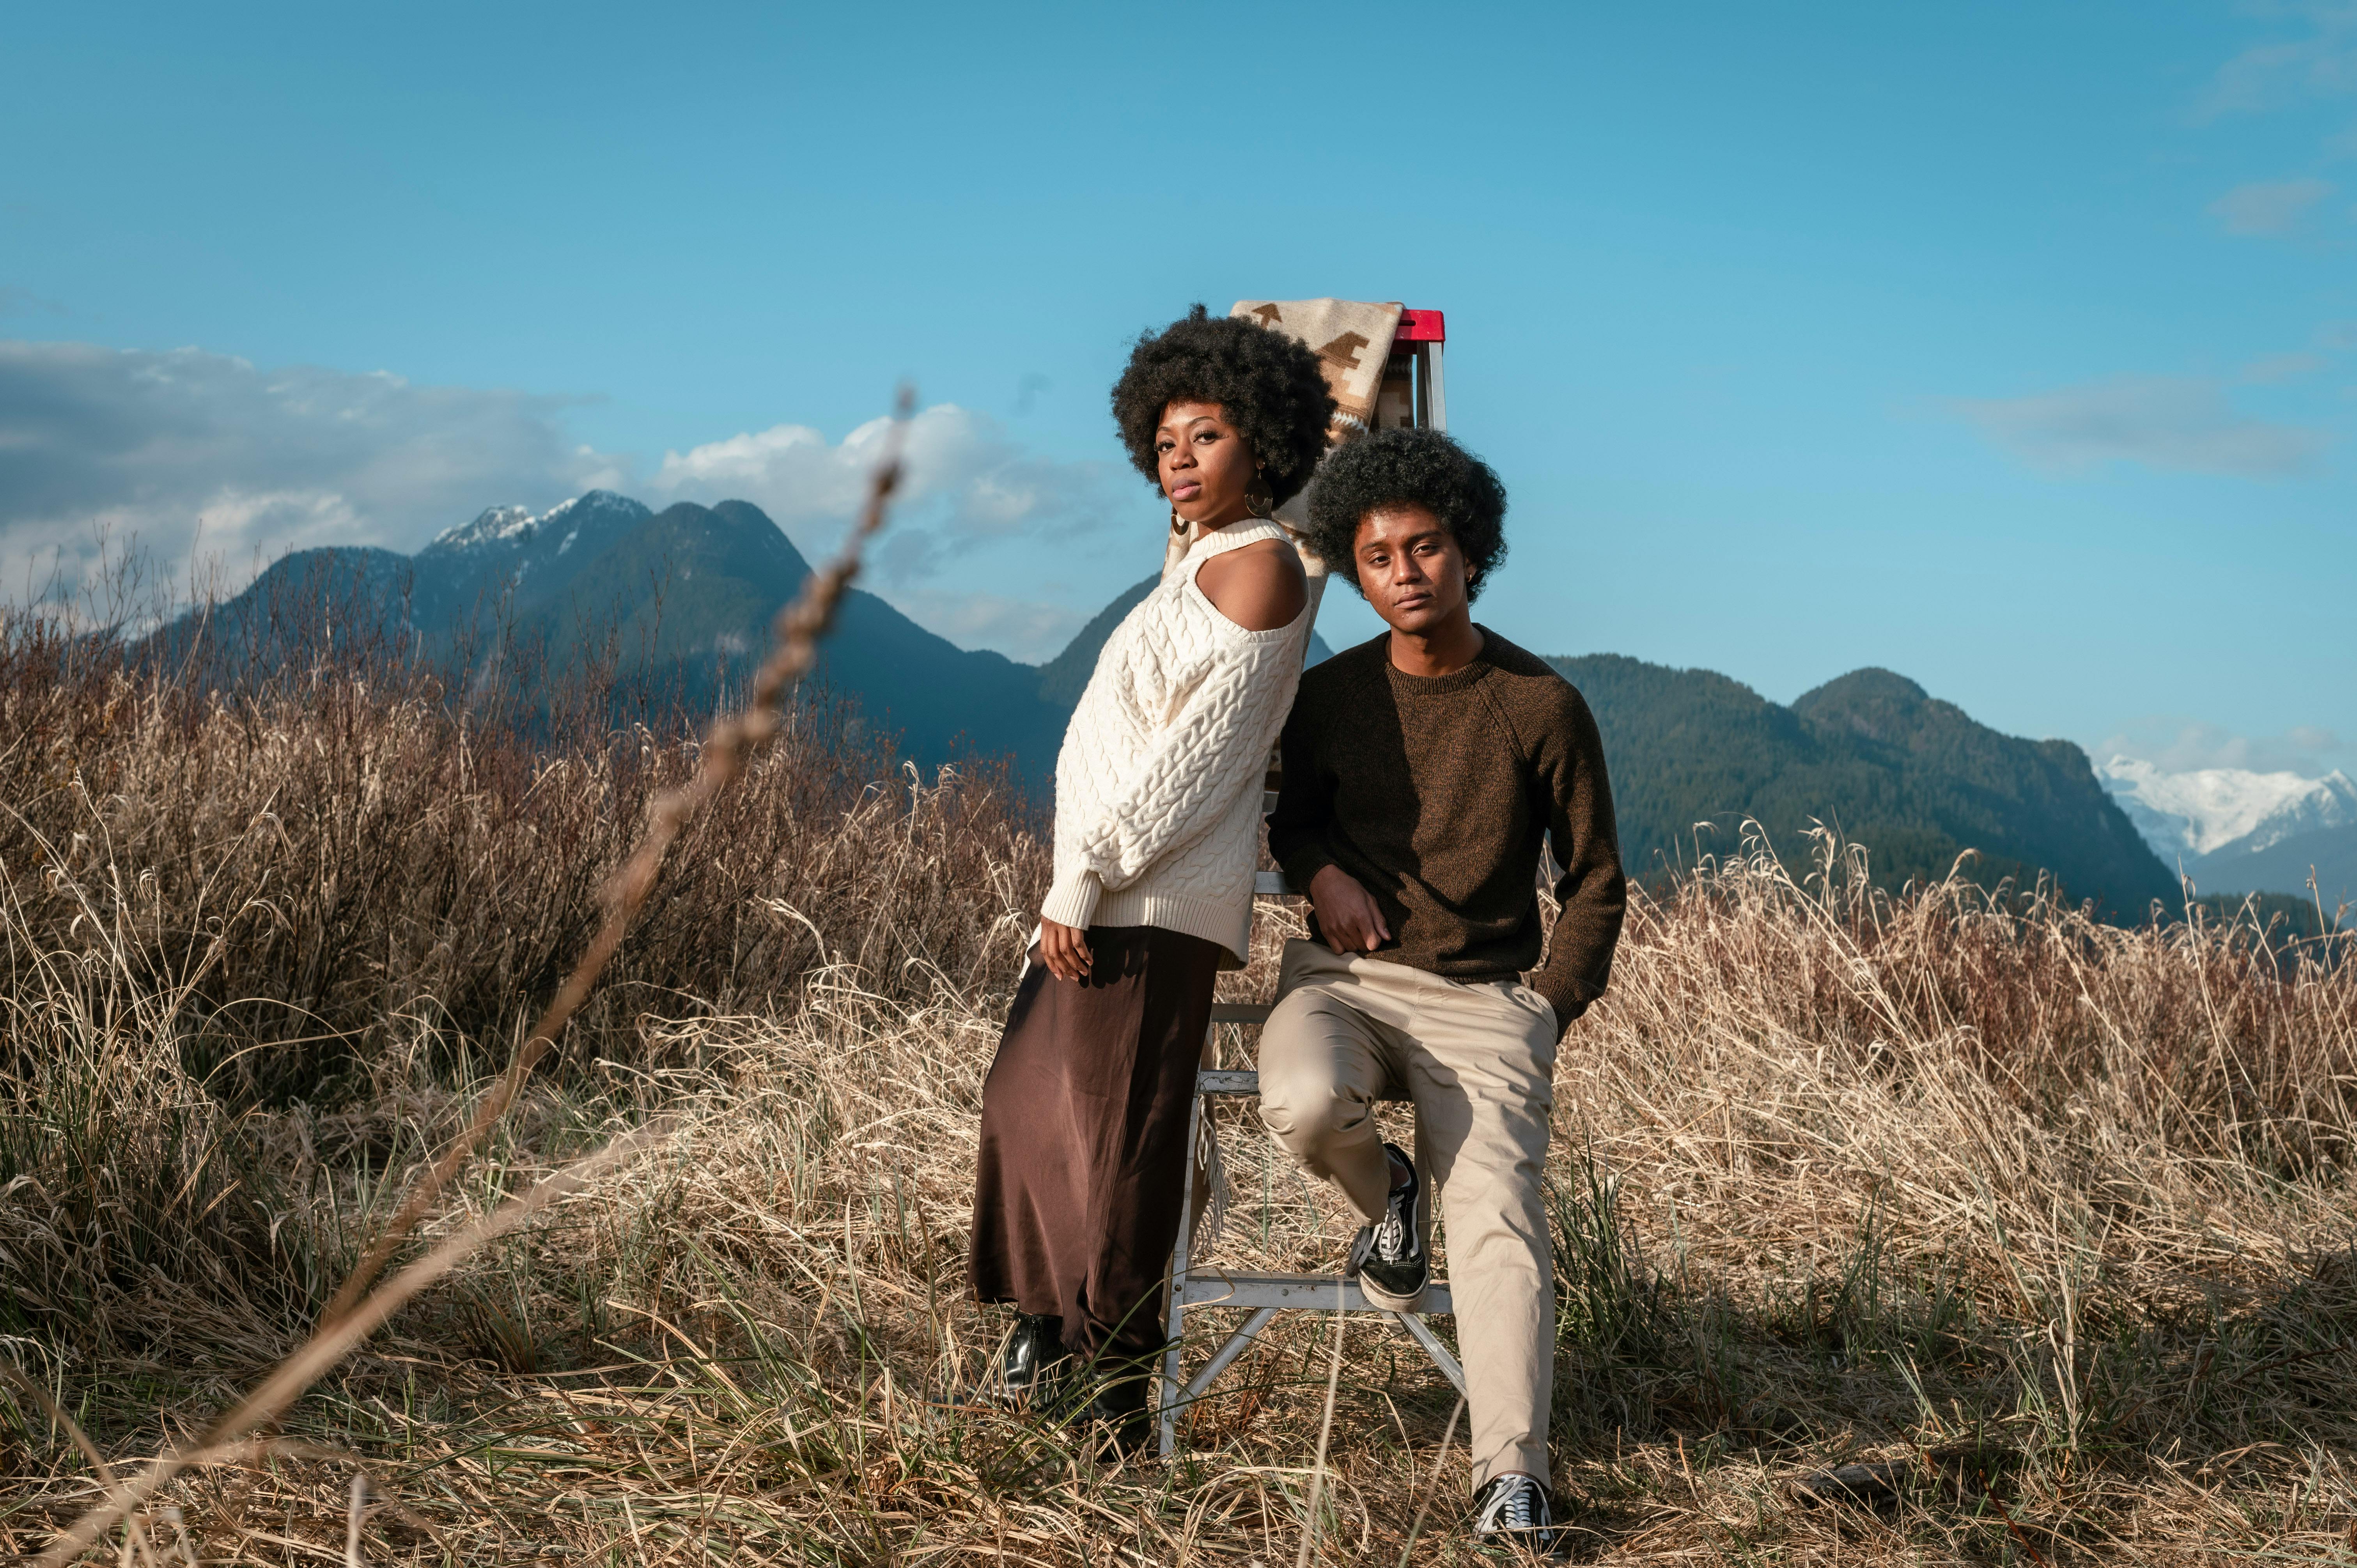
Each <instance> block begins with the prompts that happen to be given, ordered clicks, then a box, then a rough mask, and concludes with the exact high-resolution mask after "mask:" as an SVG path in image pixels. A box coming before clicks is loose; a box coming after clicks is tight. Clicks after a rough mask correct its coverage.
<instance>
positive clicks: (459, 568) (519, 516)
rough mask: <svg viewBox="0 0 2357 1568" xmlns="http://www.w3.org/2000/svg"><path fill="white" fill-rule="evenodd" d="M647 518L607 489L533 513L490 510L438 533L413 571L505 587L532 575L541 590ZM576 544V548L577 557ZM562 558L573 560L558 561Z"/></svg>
mask: <svg viewBox="0 0 2357 1568" xmlns="http://www.w3.org/2000/svg"><path fill="white" fill-rule="evenodd" d="M653 515H654V513H653V512H651V511H650V510H647V508H646V507H645V506H644V505H642V504H640V502H638V501H634V500H632V499H630V497H628V496H618V495H616V494H615V493H614V492H613V491H611V490H590V491H587V492H586V493H585V494H582V495H577V496H576V497H574V498H573V499H571V500H569V501H564V502H561V503H560V504H558V505H556V506H553V507H551V508H549V509H548V510H546V511H544V512H541V513H538V514H537V515H535V514H534V513H533V510H532V509H531V508H529V507H520V506H495V507H492V508H490V510H487V511H484V512H483V513H481V514H480V515H479V516H478V517H476V518H475V520H474V521H471V522H462V523H460V524H459V525H458V526H457V527H456V528H452V529H447V530H446V531H444V532H442V533H441V534H440V535H439V536H438V537H436V539H435V541H434V542H432V543H431V544H428V545H427V546H426V547H425V549H423V550H421V551H419V552H418V553H417V564H418V569H419V570H420V571H421V572H424V573H427V574H435V573H447V572H457V573H458V574H460V575H465V576H467V577H468V578H470V579H472V580H475V581H478V582H485V581H498V582H500V583H501V584H502V585H505V586H507V587H511V588H512V587H516V586H518V585H521V584H522V582H523V580H524V578H525V577H526V576H535V577H536V582H535V585H536V586H542V587H545V586H547V583H546V582H545V581H544V579H546V578H548V577H549V576H551V575H554V576H556V577H558V578H559V579H565V578H569V577H570V575H571V574H572V571H573V570H577V569H578V568H579V566H580V565H581V564H582V563H583V562H584V561H587V560H588V559H589V558H591V557H592V556H595V555H596V554H597V553H598V552H599V551H600V550H601V549H603V548H604V547H605V546H606V545H608V544H609V543H611V542H614V541H615V540H617V539H619V538H621V537H622V536H623V535H625V534H627V533H629V532H630V531H631V530H633V529H635V528H637V527H639V526H640V524H641V523H643V522H645V521H647V519H649V518H651V517H652V516H653ZM585 536H586V537H585ZM576 544H580V545H581V546H582V549H581V550H580V551H579V553H577V554H575V553H574V546H575V545H576ZM568 554H573V559H572V560H571V561H569V562H567V561H564V560H563V558H564V557H565V556H566V555H568Z"/></svg>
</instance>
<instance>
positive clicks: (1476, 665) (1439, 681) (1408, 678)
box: [1378, 622, 1498, 697]
mask: <svg viewBox="0 0 2357 1568" xmlns="http://www.w3.org/2000/svg"><path fill="white" fill-rule="evenodd" d="M1473 629H1474V630H1476V631H1478V632H1480V634H1481V651H1480V652H1479V653H1477V654H1475V655H1474V656H1473V657H1472V658H1471V659H1469V660H1467V661H1466V664H1465V667H1464V668H1463V669H1461V670H1452V671H1449V672H1448V674H1446V675H1411V674H1409V673H1408V672H1407V671H1405V670H1403V669H1401V668H1400V667H1399V666H1398V665H1396V664H1394V663H1393V662H1392V655H1391V639H1390V635H1389V634H1388V633H1386V634H1384V638H1383V646H1382V648H1381V649H1380V650H1378V651H1379V652H1380V653H1381V655H1382V658H1383V670H1384V672H1385V673H1387V674H1388V675H1390V677H1391V679H1392V683H1393V685H1394V686H1396V687H1399V688H1400V689H1402V690H1403V691H1405V693H1407V694H1408V695H1410V696H1415V697H1437V696H1442V695H1445V694H1447V693H1450V692H1461V691H1463V690H1464V689H1465V688H1466V687H1468V686H1470V685H1472V684H1473V683H1474V682H1477V681H1479V680H1480V679H1481V678H1482V677H1483V676H1485V675H1487V674H1489V673H1490V671H1491V669H1492V668H1494V666H1492V665H1491V662H1490V654H1491V650H1492V649H1494V648H1495V647H1496V646H1497V643H1498V634H1497V633H1496V632H1493V631H1491V629H1490V628H1488V627H1486V626H1482V625H1480V623H1479V622H1476V623H1475V625H1474V628H1473Z"/></svg>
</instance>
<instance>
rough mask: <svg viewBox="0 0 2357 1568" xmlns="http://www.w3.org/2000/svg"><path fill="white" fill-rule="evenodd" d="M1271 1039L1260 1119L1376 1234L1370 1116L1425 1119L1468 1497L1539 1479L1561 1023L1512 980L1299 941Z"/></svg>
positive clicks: (1425, 1162) (1266, 1035) (1267, 1032)
mask: <svg viewBox="0 0 2357 1568" xmlns="http://www.w3.org/2000/svg"><path fill="white" fill-rule="evenodd" d="M1277 996H1278V1001H1277V1004H1276V1010H1275V1012H1274V1013H1273V1014H1271V1015H1270V1016H1269V1020H1268V1024H1267V1026H1266V1027H1265V1028H1264V1029H1263V1030H1262V1031H1261V1044H1260V1115H1261V1121H1262V1122H1263V1123H1264V1124H1265V1125H1266V1126H1267V1128H1268V1130H1269V1133H1271V1134H1272V1135H1273V1136H1274V1137H1275V1139H1276V1141H1277V1143H1278V1144H1280V1145H1281V1146H1282V1147H1283V1148H1284V1149H1285V1151H1286V1153H1287V1154H1288V1155H1292V1156H1293V1158H1294V1160H1295V1162H1296V1163H1297V1164H1298V1165H1300V1166H1301V1168H1302V1169H1303V1170H1305V1171H1307V1172H1308V1174H1310V1175H1311V1176H1323V1177H1326V1178H1328V1179H1329V1180H1331V1181H1332V1182H1334V1183H1335V1184H1336V1185H1337V1186H1339V1187H1340V1188H1341V1189H1342V1192H1343V1194H1344V1196H1346V1197H1349V1198H1350V1200H1351V1207H1352V1208H1356V1209H1357V1210H1358V1211H1359V1212H1360V1213H1361V1214H1362V1215H1364V1216H1365V1217H1366V1218H1367V1219H1369V1220H1370V1221H1372V1220H1374V1219H1380V1218H1381V1217H1382V1215H1383V1204H1384V1200H1385V1197H1386V1196H1387V1195H1388V1194H1389V1192H1390V1190H1391V1175H1390V1171H1389V1168H1388V1166H1387V1165H1386V1163H1385V1161H1384V1157H1383V1141H1382V1139H1381V1137H1380V1136H1379V1135H1378V1133H1377V1132H1376V1129H1375V1123H1374V1119H1373V1117H1372V1115H1371V1114H1370V1109H1371V1106H1370V1102H1371V1101H1374V1100H1376V1099H1378V1098H1380V1097H1381V1096H1383V1094H1385V1093H1386V1092H1397V1091H1398V1090H1405V1091H1406V1092H1407V1094H1408V1096H1409V1098H1411V1099H1412V1100H1414V1101H1415V1163H1416V1167H1417V1169H1418V1170H1419V1171H1421V1172H1423V1173H1424V1176H1425V1179H1426V1181H1428V1182H1430V1183H1432V1184H1433V1185H1434V1186H1435V1187H1437V1188H1438V1190H1439V1197H1440V1203H1441V1206H1442V1208H1443V1209H1444V1210H1445V1214H1446V1218H1447V1221H1448V1288H1449V1294H1450V1295H1451V1297H1452V1298H1453V1305H1454V1306H1455V1308H1456V1315H1457V1344H1458V1354H1459V1355H1460V1357H1461V1358H1462V1359H1463V1360H1464V1363H1465V1388H1466V1395H1467V1399H1466V1402H1467V1404H1468V1405H1469V1407H1470V1413H1471V1416H1472V1421H1473V1428H1472V1436H1471V1445H1470V1452H1471V1456H1472V1460H1473V1484H1474V1486H1476V1487H1480V1486H1481V1485H1482V1484H1484V1483H1485V1482H1487V1481H1488V1480H1490V1479H1491V1477H1494V1476H1498V1475H1502V1474H1504V1473H1506V1472H1508V1471H1511V1470H1522V1471H1526V1472H1528V1473H1529V1474H1531V1475H1534V1476H1536V1477H1540V1478H1542V1479H1544V1478H1546V1477H1548V1475H1549V1473H1550V1472H1549V1470H1548V1466H1547V1407H1548V1403H1549V1398H1550V1396H1551V1395H1552V1394H1553V1392H1554V1388H1555V1261H1554V1251H1553V1248H1552V1246H1551V1244H1550V1240H1549V1232H1548V1230H1547V1210H1546V1191H1545V1187H1544V1184H1543V1176H1542V1173H1543V1171H1544V1167H1545V1165H1546V1148H1547V1134H1548V1131H1549V1125H1548V1118H1549V1115H1550V1113H1551V1112H1553V1110H1554V1108H1555V1083H1554V1077H1555V1010H1554V1009H1553V1008H1552V1007H1549V1006H1548V1005H1547V1002H1546V998H1544V997H1543V996H1541V995H1540V994H1539V993H1537V992H1535V991H1534V990H1532V989H1531V988H1530V987H1529V986H1527V985H1523V984H1522V983H1519V982H1516V981H1511V980H1510V981H1499V982H1492V983H1485V984H1469V983H1464V982H1461V981H1454V980H1444V979H1442V978H1441V977H1440V976H1438V975H1437V974H1427V973H1426V972H1424V971H1423V970H1420V969H1410V968H1409V967H1408V966H1407V965H1405V964H1402V963H1390V962H1386V961H1383V960H1381V959H1373V958H1365V957H1359V956H1351V957H1342V956H1340V955H1338V954H1336V953H1335V952H1334V951H1333V950H1331V949H1329V948H1328V947H1326V946H1325V945H1324V944H1323V943H1319V942H1310V941H1299V940H1296V941H1291V942H1287V943H1286V947H1285V964H1284V968H1283V970H1282V971H1281V972H1280V975H1279V978H1278V981H1277Z"/></svg>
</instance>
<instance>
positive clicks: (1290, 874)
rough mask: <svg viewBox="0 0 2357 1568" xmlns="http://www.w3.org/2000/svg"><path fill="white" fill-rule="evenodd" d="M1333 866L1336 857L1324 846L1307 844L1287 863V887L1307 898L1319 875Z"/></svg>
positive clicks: (1287, 860)
mask: <svg viewBox="0 0 2357 1568" xmlns="http://www.w3.org/2000/svg"><path fill="white" fill-rule="evenodd" d="M1333 864H1334V857H1333V856H1332V855H1330V854H1327V853H1326V846H1325V845H1324V844H1322V843H1313V844H1305V845H1303V846H1302V847H1301V848H1299V849H1297V850H1295V851H1294V852H1293V854H1292V855H1291V856H1290V857H1289V858H1287V859H1286V862H1285V885H1286V886H1287V887H1290V888H1292V889H1293V890H1294V891H1295V892H1296V893H1298V894H1300V895H1301V896H1302V897H1304V898H1307V897H1309V885H1310V884H1311V883H1312V882H1314V881H1316V880H1317V879H1318V873H1319V872H1321V871H1323V870H1325V869H1326V868H1327V867H1328V866H1329V865H1333Z"/></svg>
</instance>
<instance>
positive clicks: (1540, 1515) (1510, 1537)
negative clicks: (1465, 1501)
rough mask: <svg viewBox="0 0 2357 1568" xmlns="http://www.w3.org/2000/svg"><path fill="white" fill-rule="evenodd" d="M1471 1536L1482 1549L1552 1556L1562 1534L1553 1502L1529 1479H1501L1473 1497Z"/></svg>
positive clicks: (1516, 1477)
mask: <svg viewBox="0 0 2357 1568" xmlns="http://www.w3.org/2000/svg"><path fill="white" fill-rule="evenodd" d="M1473 1533H1474V1534H1475V1535H1476V1536H1477V1537H1479V1538H1480V1540H1481V1541H1482V1542H1483V1544H1485V1545H1491V1546H1520V1547H1523V1548H1525V1549H1527V1550H1529V1551H1532V1552H1539V1553H1542V1554H1544V1553H1546V1552H1553V1551H1554V1550H1555V1545H1556V1542H1557V1539H1558V1537H1559V1535H1560V1533H1561V1532H1560V1531H1559V1530H1556V1528H1555V1499H1554V1498H1551V1497H1549V1496H1548V1495H1547V1489H1546V1487H1544V1485H1543V1484H1541V1483H1540V1482H1538V1481H1535V1480H1534V1479H1532V1478H1531V1477H1528V1476H1523V1475H1513V1476H1501V1477H1498V1478H1497V1479H1496V1480H1494V1481H1491V1482H1490V1483H1489V1484H1488V1485H1487V1486H1485V1487H1482V1488H1481V1489H1480V1491H1478V1492H1476V1493H1474V1494H1473Z"/></svg>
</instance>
